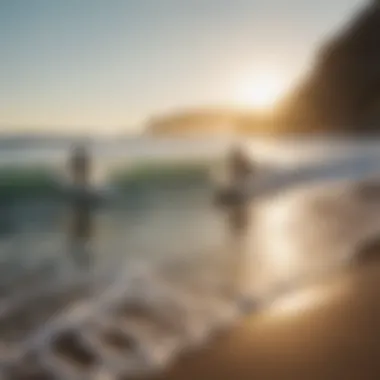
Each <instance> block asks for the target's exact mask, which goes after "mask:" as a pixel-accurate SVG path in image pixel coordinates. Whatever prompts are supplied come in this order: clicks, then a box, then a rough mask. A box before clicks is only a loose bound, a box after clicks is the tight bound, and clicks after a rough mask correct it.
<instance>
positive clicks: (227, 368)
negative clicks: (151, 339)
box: [154, 262, 380, 380]
mask: <svg viewBox="0 0 380 380" xmlns="http://www.w3.org/2000/svg"><path fill="white" fill-rule="evenodd" d="M379 289H380V262H375V263H374V262H372V263H367V264H365V265H361V266H357V267H356V268H355V269H351V270H348V271H347V272H346V273H342V274H339V275H337V276H334V278H333V279H329V280H327V281H325V282H324V283H321V284H319V285H315V286H313V287H311V288H308V289H304V290H300V291H297V292H295V293H293V294H291V295H289V296H286V297H285V298H282V299H281V300H278V301H277V302H276V303H274V304H272V305H271V306H270V307H269V308H267V309H265V310H262V311H260V312H258V313H254V314H252V315H251V316H248V317H247V318H246V319H245V320H244V321H242V322H241V323H240V324H239V325H238V326H236V327H235V328H234V329H233V330H232V331H230V332H228V333H226V334H225V335H223V336H220V337H219V338H217V339H214V341H213V342H210V343H209V344H208V345H207V346H206V347H204V348H202V349H201V350H199V351H196V352H193V353H188V354H186V355H183V356H182V358H180V359H179V360H178V361H177V362H175V363H174V365H172V366H171V367H169V368H168V369H167V370H166V371H165V372H164V373H162V374H161V375H159V376H156V377H154V379H160V380H172V379H173V380H190V379H199V380H202V379H204V380H211V379H239V380H245V379H247V380H248V379H265V380H271V379H289V380H290V379H291V380H297V379H302V380H303V379H308V380H330V379H331V380H339V379H342V380H350V379H352V380H367V379H379V378H380V360H379V352H380V297H379Z"/></svg>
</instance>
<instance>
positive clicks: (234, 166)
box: [228, 146, 253, 237]
mask: <svg viewBox="0 0 380 380" xmlns="http://www.w3.org/2000/svg"><path fill="white" fill-rule="evenodd" d="M228 166H229V177H230V191H232V193H233V197H232V198H234V199H233V202H231V205H230V207H229V212H228V219H229V225H230V229H231V232H232V234H233V235H234V236H236V237H240V236H241V235H242V234H243V233H244V232H245V230H246V229H247V227H248V225H249V207H248V198H247V197H248V195H247V194H245V192H244V190H245V187H246V184H247V180H249V178H250V177H251V176H252V175H253V165H252V163H251V162H250V159H249V158H248V157H247V156H246V154H245V153H244V151H243V150H242V149H241V148H240V146H235V147H233V148H232V150H231V152H230V155H229V159H228Z"/></svg>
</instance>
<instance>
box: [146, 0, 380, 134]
mask: <svg viewBox="0 0 380 380" xmlns="http://www.w3.org/2000/svg"><path fill="white" fill-rule="evenodd" d="M145 130H146V132H147V133H148V134H149V135H153V136H157V135H158V136H162V135H181V136H183V135H188V134H190V135H191V134H198V133H224V132H227V133H228V132H229V131H234V132H239V133H243V134H271V133H273V134H275V135H281V134H289V133H326V132H327V133H335V132H336V133H345V134H346V133H353V134H357V133H372V132H376V133H377V132H379V131H380V1H379V0H376V1H373V2H372V3H371V4H369V5H367V6H366V7H364V9H363V10H362V11H361V12H360V13H359V14H357V15H355V16H354V17H353V19H352V20H351V21H350V22H349V23H348V24H347V25H346V27H345V28H343V30H341V31H340V32H339V33H338V34H337V35H335V37H334V38H333V39H332V40H330V41H327V43H325V44H323V45H322V48H321V49H320V50H319V51H318V52H317V55H316V60H315V64H314V67H313V69H312V70H311V71H310V73H309V75H308V76H307V77H306V78H305V79H304V80H303V81H302V82H301V83H300V84H299V85H298V86H297V87H296V88H294V89H293V90H292V91H291V92H290V93H289V94H288V95H287V96H286V97H285V98H284V99H283V100H282V101H281V102H280V104H279V105H278V106H277V107H276V108H275V109H274V110H273V111H272V112H271V113H266V114H264V113H258V112H254V111H241V110H239V109H198V110H185V111H182V112H175V113H169V114H166V115H159V116H156V117H153V118H151V119H150V120H149V121H148V122H147V123H146V128H145Z"/></svg>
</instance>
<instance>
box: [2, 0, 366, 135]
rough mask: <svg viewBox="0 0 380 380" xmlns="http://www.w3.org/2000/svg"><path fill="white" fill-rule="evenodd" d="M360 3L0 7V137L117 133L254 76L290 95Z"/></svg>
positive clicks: (180, 1) (217, 98)
mask: <svg viewBox="0 0 380 380" xmlns="http://www.w3.org/2000/svg"><path fill="white" fill-rule="evenodd" d="M365 3H366V1H363V0H362V1H360V0H317V1H316V0H0V51H1V59H0V130H1V128H3V129H5V128H14V129H15V130H17V129H20V128H24V129H28V128H30V129H33V128H36V129H41V128H42V129H45V130H49V131H54V130H59V129H60V130H62V128H65V129H66V128H67V130H72V131H74V130H80V129H82V130H84V129H89V130H90V131H91V130H94V131H119V130H122V131H129V130H135V129H136V128H139V126H141V125H142V123H143V122H144V120H145V119H146V118H148V117H150V116H152V115H155V114H157V113H162V112H170V111H171V110H176V109H181V108H191V107H199V106H219V105H229V104H235V103H236V99H238V97H239V91H240V90H239V88H241V89H243V87H244V86H247V84H249V83H250V82H251V81H253V79H252V78H254V77H257V76H261V75H264V76H265V75H272V74H274V75H276V76H277V77H279V78H281V80H282V81H283V83H284V85H283V86H284V89H285V88H291V86H292V85H294V83H296V82H297V80H298V81H299V80H300V78H301V77H302V75H303V74H304V73H305V72H306V71H307V70H308V68H309V67H310V64H311V62H312V61H313V58H314V56H315V53H316V49H317V48H318V46H320V44H321V43H322V41H324V40H325V39H326V37H328V36H330V35H331V34H332V33H334V31H336V30H339V28H340V27H341V26H342V25H343V24H344V23H345V22H346V21H347V20H348V19H349V18H350V17H351V15H353V14H354V13H355V11H356V10H357V9H358V7H359V9H360V6H362V5H363V4H365ZM253 82H254V81H253ZM241 91H243V90H241Z"/></svg>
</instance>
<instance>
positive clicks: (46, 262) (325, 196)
mask: <svg viewBox="0 0 380 380" xmlns="http://www.w3.org/2000/svg"><path fill="white" fill-rule="evenodd" d="M88 142H89V144H90V146H91V151H92V154H93V157H94V162H95V178H94V188H95V189H97V190H98V191H99V192H101V193H104V194H105V200H104V202H102V204H100V205H99V206H98V207H97V208H96V209H94V214H93V215H94V221H95V233H94V238H93V239H92V241H91V243H90V245H89V246H88V247H87V248H86V252H85V253H86V258H87V259H88V262H86V263H85V264H83V263H78V262H77V259H78V257H80V255H81V254H82V253H83V252H77V250H76V249H75V248H73V247H72V246H71V245H70V244H69V241H68V237H67V235H68V233H67V218H68V215H67V210H68V203H69V200H68V197H67V194H66V193H65V191H62V188H64V186H65V183H66V182H65V178H66V177H65V160H66V159H67V155H68V152H69V150H70V147H71V146H72V143H73V141H72V140H70V139H63V138H61V139H60V138H54V139H46V138H45V139H44V138H39V139H30V138H28V139H24V140H23V141H19V140H17V139H16V140H12V143H10V142H9V140H4V141H0V370H2V371H3V377H4V378H5V379H8V378H9V379H16V378H22V377H21V375H20V374H19V375H17V374H16V372H17V371H18V372H20V371H21V372H22V371H24V372H25V371H31V372H30V373H32V372H33V371H35V372H36V373H39V374H40V375H39V376H40V377H38V378H41V379H42V378H53V377H52V376H53V374H56V375H57V376H61V377H59V378H62V379H81V380H83V379H100V378H102V379H119V378H120V377H119V376H120V375H121V374H122V375H123V376H124V375H125V376H128V375H131V376H133V375H136V374H145V373H150V372H154V371H157V370H159V369H160V368H162V367H164V366H166V365H168V364H169V363H170V362H171V361H172V360H173V359H174V358H175V357H176V356H177V355H178V354H179V353H181V352H183V351H186V350H190V349H192V348H194V347H198V346H199V345H202V344H203V343H204V342H206V341H207V340H208V339H211V338H212V336H213V335H214V334H215V333H219V332H220V331H222V330H224V329H228V328H229V327H230V326H232V325H233V324H235V323H237V321H238V320H239V318H241V317H242V316H244V315H245V314H246V313H247V312H253V311H254V310H255V309H256V308H262V307H267V306H268V305H269V304H272V303H274V302H275V301H276V300H277V299H279V298H281V296H282V295H283V294H284V293H287V292H291V291H292V290H293V289H294V288H299V287H302V286H304V285H305V284H306V283H307V282H309V281H313V280H314V279H316V278H320V277H321V276H324V275H330V274H331V273H334V272H335V271H337V270H341V269H342V268H344V267H345V265H347V264H349V263H350V261H351V260H352V259H353V257H354V256H355V254H356V252H357V250H358V249H359V248H360V244H361V243H362V242H363V241H366V240H367V239H371V238H374V237H376V236H377V235H378V234H379V232H380V223H379V222H380V191H379V193H378V194H377V191H373V189H375V190H376V186H377V181H378V179H377V176H378V175H379V173H380V140H379V141H377V140H368V141H365V140H361V141H353V140H342V139H337V138H320V139H306V138H304V139H298V138H293V139H287V140H274V139H271V140H269V139H259V138H256V139H251V140H244V141H242V143H243V144H244V146H245V148H246V149H247V151H248V152H249V153H250V155H251V157H252V159H253V160H254V161H255V162H256V163H257V165H258V168H261V169H262V170H261V171H260V172H259V173H260V175H259V176H258V178H257V179H255V181H253V182H252V184H251V188H250V190H249V191H251V192H252V193H255V197H254V198H253V200H252V202H251V204H250V205H249V208H250V219H251V223H250V227H249V230H248V232H247V234H246V235H245V236H244V237H242V238H239V239H236V237H235V236H233V235H232V234H231V231H230V229H229V226H228V223H227V219H226V212H225V211H224V210H221V209H218V208H217V207H216V206H215V204H214V203H213V192H214V190H215V186H217V185H218V181H222V177H223V175H222V174H221V173H222V172H223V170H222V167H223V165H222V164H223V159H224V155H225V154H226V152H227V149H228V147H229V144H230V143H231V141H230V139H229V138H220V139H215V138H214V139H210V138H208V139H169V138H165V139H157V138H149V137H134V138H123V139H91V140H89V141H88ZM374 184H375V185H374ZM378 184H379V190H380V181H379V182H378ZM368 188H370V189H372V193H371V194H372V195H371V196H369V195H368V191H367V190H368ZM363 189H364V190H363ZM366 189H367V190H366ZM366 191H367V192H366ZM373 193H374V194H375V195H373ZM363 194H364V195H363ZM38 371H40V372H38ZM12 373H13V374H12ZM49 373H50V374H51V375H50V376H51V377H43V376H48V375H47V374H49ZM42 374H44V375H42ZM12 376H13V377H12ZM17 376H19V377H17Z"/></svg>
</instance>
